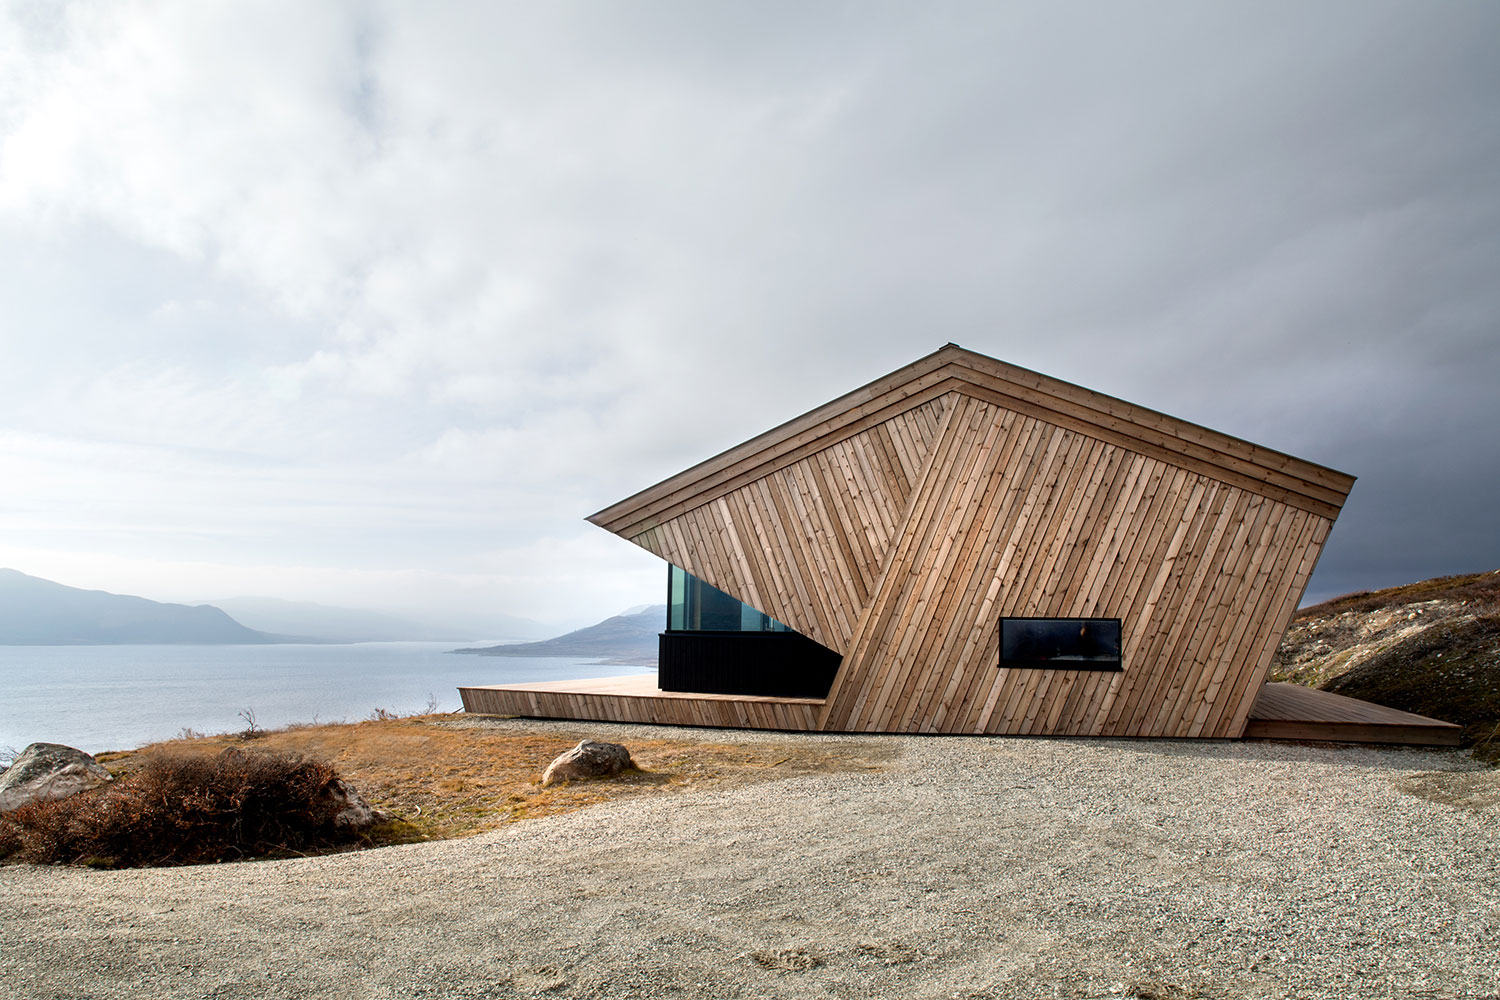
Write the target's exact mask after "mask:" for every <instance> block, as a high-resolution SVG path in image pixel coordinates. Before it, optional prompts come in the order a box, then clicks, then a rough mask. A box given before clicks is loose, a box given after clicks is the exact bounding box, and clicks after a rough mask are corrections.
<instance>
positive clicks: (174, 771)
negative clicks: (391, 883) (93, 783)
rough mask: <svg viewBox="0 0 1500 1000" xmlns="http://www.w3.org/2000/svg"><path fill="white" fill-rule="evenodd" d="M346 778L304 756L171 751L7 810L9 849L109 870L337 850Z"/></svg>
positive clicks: (1, 823) (0, 828)
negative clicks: (85, 787)
mask: <svg viewBox="0 0 1500 1000" xmlns="http://www.w3.org/2000/svg"><path fill="white" fill-rule="evenodd" d="M337 777H338V775H337V774H336V773H335V771H334V769H333V768H332V767H330V766H329V765H327V764H324V763H321V762H318V761H314V760H308V759H306V758H304V757H302V756H301V755H299V754H295V753H284V752H283V753H268V752H265V751H262V750H243V749H240V748H238V747H230V748H227V749H224V750H221V751H220V752H219V753H217V754H213V755H209V754H205V753H186V752H182V751H181V750H172V751H164V752H158V753H154V754H151V755H149V756H147V757H146V758H145V759H144V760H143V761H142V763H141V765H140V766H139V767H138V768H136V769H135V770H133V771H132V772H131V773H129V774H126V775H125V776H123V777H121V778H120V779H119V780H117V781H115V782H113V783H112V784H109V785H106V786H103V787H101V788H99V789H96V790H94V791H92V792H85V793H83V794H79V795H74V796H72V797H71V798H66V799H62V800H59V801H50V802H34V803H31V804H30V805H26V806H22V807H21V808H19V809H16V810H15V811H13V812H10V813H7V814H5V815H3V816H0V855H3V856H8V857H9V858H11V859H12V860H17V861H31V862H35V863H39V864H44V863H57V862H62V863H83V864H90V865H97V866H104V867H115V866H120V867H133V866H137V865H182V864H201V863H203V862H210V861H227V860H232V859H236V858H243V857H250V856H261V855H285V854H294V853H304V852H308V851H315V850H328V849H332V848H336V847H339V846H341V845H343V844H346V843H348V842H350V841H351V840H354V839H357V838H356V837H355V836H354V835H351V834H347V833H344V832H341V831H340V830H339V829H337V828H336V827H335V825H334V815H335V813H336V812H337V811H338V809H339V807H340V803H338V802H337V801H335V800H334V798H333V797H332V796H330V795H329V787H330V785H331V784H332V783H333V782H334V780H335V779H336V778H337Z"/></svg>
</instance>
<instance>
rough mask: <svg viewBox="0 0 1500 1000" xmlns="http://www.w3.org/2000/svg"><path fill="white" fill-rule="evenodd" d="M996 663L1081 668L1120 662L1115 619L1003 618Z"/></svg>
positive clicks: (1105, 665)
mask: <svg viewBox="0 0 1500 1000" xmlns="http://www.w3.org/2000/svg"><path fill="white" fill-rule="evenodd" d="M1000 662H1001V663H1002V664H1021V663H1024V664H1027V665H1031V666H1043V667H1059V668H1062V669H1067V668H1070V667H1071V668H1074V669H1082V668H1088V667H1109V666H1113V667H1117V666H1119V664H1120V621H1119V619H1118V618H1005V619H1002V620H1001V622H1000Z"/></svg>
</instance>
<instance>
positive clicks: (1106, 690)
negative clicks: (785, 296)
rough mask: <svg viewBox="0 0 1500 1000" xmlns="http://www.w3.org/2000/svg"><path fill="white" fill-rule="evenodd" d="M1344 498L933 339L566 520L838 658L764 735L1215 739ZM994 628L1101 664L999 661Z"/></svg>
mask: <svg viewBox="0 0 1500 1000" xmlns="http://www.w3.org/2000/svg"><path fill="white" fill-rule="evenodd" d="M1353 482H1354V480H1353V478H1352V477H1350V476H1347V475H1344V474H1343V473H1339V472H1335V471H1333V470H1330V469H1326V468H1323V467H1321V466H1317V465H1313V464H1311V463H1308V462H1304V461H1301V460H1299V459H1296V458H1292V457H1291V456H1288V455H1283V454H1281V453H1279V452H1274V451H1270V450H1268V449H1264V448H1260V447H1258V446H1256V445H1253V444H1250V443H1248V442H1245V441H1241V440H1238V439H1235V438H1231V437H1228V436H1226V435H1223V434H1219V433H1217V432H1215V431H1210V430H1208V429H1206V428H1202V427H1198V426H1195V425H1193V424H1189V423H1186V422H1184V421H1180V420H1177V419H1175V418H1172V417H1168V416H1165V415H1163V414H1160V413H1156V412H1154V411H1151V410H1147V409H1144V408H1142V407H1138V406H1134V405H1132V404H1129V403H1124V402H1122V401H1120V400H1116V399H1113V398H1111V397H1108V396H1103V395H1100V394H1098V393H1094V392H1090V391H1089V390H1086V389H1081V388H1079V387H1077V386H1073V385H1069V384H1067V383H1064V382H1059V381H1057V380H1055V379H1051V378H1048V377H1046V376H1043V375H1039V374H1037V373H1035V372H1030V371H1026V370H1025V369H1020V368H1016V367H1014V366H1011V365H1007V364H1004V363H1003V362H1000V361H996V360H994V359H992V358H987V357H984V356H983V355H979V354H975V353H973V352H971V351H965V350H963V349H962V348H959V347H957V346H955V345H948V346H945V347H944V348H942V349H941V350H939V351H937V352H936V353H934V354H932V355H929V356H928V357H926V358H923V359H921V360H920V361H918V362H916V363H915V364H913V365H909V366H907V367H906V368H903V369H901V370H900V371H897V372H895V373H893V374H891V375H889V376H887V377H885V378H883V379H880V380H878V381H876V382H873V383H871V384H870V385H867V386H865V387H863V388H862V389H859V390H856V391H855V392H853V393H850V394H849V395H847V396H844V397H842V398H841V399H838V400H835V401H833V402H832V403H829V404H827V405H825V406H823V407H820V408H819V409H817V410H814V411H812V412H811V413H809V414H807V415H805V416H803V417H800V418H798V419H796V420H794V421H791V422H790V423H787V424H784V425H782V426H781V427H778V428H776V429H775V430H772V431H770V432H767V433H766V434H763V435H761V436H760V437H758V438H755V439H753V440H751V441H749V442H746V443H745V444H744V445H741V446H740V447H738V448H735V449H732V450H730V451H728V452H725V453H724V454H723V455H720V456H718V457H716V458H713V459H710V460H709V461H707V462H704V463H702V464H701V465H698V466H695V467H694V468H692V469H689V470H687V471H686V472H683V473H681V474H679V475H677V476H674V477H673V478H671V479H669V480H667V481H666V482H664V483H661V484H659V485H657V486H655V487H652V488H651V489H649V490H646V491H644V492H642V493H639V494H637V495H636V496H634V497H631V498H630V499H628V500H625V501H622V502H621V503H618V504H616V505H614V506H612V507H610V508H607V509H606V510H603V511H601V512H599V513H598V514H596V515H594V516H593V517H591V518H590V520H591V521H593V522H594V523H595V524H598V525H600V526H601V527H604V528H606V529H608V530H610V531H613V532H615V533H616V534H619V535H621V536H622V537H625V538H627V539H629V540H630V541H632V542H634V543H636V544H637V545H640V546H642V547H643V548H646V549H648V550H650V551H651V552H654V553H656V554H657V555H659V556H661V557H662V558H664V559H666V560H668V561H669V562H671V563H673V564H675V565H677V566H680V567H682V568H683V569H685V570H687V571H688V572H689V573H692V574H693V575H695V576H697V577H699V578H701V579H703V580H705V581H707V582H708V583H710V584H712V585H713V586H715V587H717V588H719V589H720V590H723V591H725V592H726V593H728V594H730V595H732V596H734V597H736V598H738V599H739V600H741V601H744V602H745V603H747V604H749V605H751V606H752V607H755V608H757V609H759V610H761V611H764V612H765V613H767V614H769V615H771V616H772V617H774V618H776V619H778V620H780V621H782V622H784V623H786V624H787V625H789V626H791V627H792V628H794V629H796V630H797V631H799V632H802V633H803V634H805V635H807V636H810V637H811V638H813V639H815V640H817V641H818V642H820V643H822V644H823V645H825V646H827V647H829V648H830V649H833V650H835V651H837V652H838V653H839V654H841V655H842V656H843V661H842V663H841V665H840V667H839V670H838V674H837V676H836V678H835V680H834V683H833V687H832V690H831V691H830V692H829V695H828V698H827V699H826V701H824V702H823V703H822V704H819V705H817V706H814V707H808V706H801V707H799V709H798V710H797V711H798V712H800V713H802V715H806V714H807V713H809V712H813V713H814V714H815V715H816V718H815V719H813V720H812V722H811V725H810V726H808V727H804V726H803V725H801V720H802V715H797V713H793V714H794V715H797V718H796V719H792V720H783V721H793V722H795V723H796V724H793V725H776V726H774V727H771V728H818V729H823V730H833V731H865V732H932V733H997V734H1001V733H1003V734H1033V735H1040V734H1051V735H1093V736H1175V737H1183V736H1199V737H1238V736H1240V735H1242V734H1243V733H1244V731H1245V727H1246V722H1247V719H1248V717H1249V713H1250V709H1251V706H1252V705H1253V704H1254V702H1255V698H1256V695H1257V694H1258V693H1259V691H1260V688H1261V685H1262V683H1263V682H1264V680H1265V677H1266V673H1267V670H1268V669H1269V666H1270V660H1271V656H1272V654H1273V652H1274V651H1275V648H1276V644H1277V643H1278V642H1279V640H1280V638H1281V635H1282V633H1283V632H1284V631H1285V628H1286V625H1287V622H1288V621H1289V619H1290V617H1291V614H1292V612H1293V611H1294V609H1295V608H1296V605H1297V602H1298V600H1299V599H1300V598H1301V595H1302V592H1303V590H1304V588H1305V586H1306V584H1307V580H1308V577H1309V576H1310V575H1311V573H1312V570H1313V566H1314V564H1315V563H1316V562H1317V559H1318V555H1319V553H1320V552H1321V550H1322V546H1323V543H1324V541H1325V539H1326V538H1327V537H1328V532H1329V529H1330V528H1331V527H1332V525H1333V520H1334V518H1335V517H1336V516H1337V514H1338V511H1339V509H1340V507H1341V506H1342V504H1343V502H1344V498H1345V497H1346V496H1347V494H1348V492H1349V489H1350V487H1351V486H1352V485H1353ZM1016 617H1044V618H1106V619H1118V620H1119V621H1120V623H1121V649H1120V660H1121V669H1120V670H1119V671H1097V670H1067V669H1054V668H1003V667H1001V666H1000V652H999V638H998V637H999V627H1000V621H1001V619H1002V618H1016ZM705 711H707V709H705ZM712 724H730V725H736V724H738V725H750V726H758V725H759V723H757V722H753V721H752V722H742V723H723V722H715V723H712Z"/></svg>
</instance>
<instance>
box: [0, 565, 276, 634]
mask: <svg viewBox="0 0 1500 1000" xmlns="http://www.w3.org/2000/svg"><path fill="white" fill-rule="evenodd" d="M279 641H283V640H282V639H281V637H280V636H274V635H268V634H266V633H264V632H257V631H256V630H254V629H249V628H246V627H245V626H243V625H241V624H240V623H239V622H237V621H235V620H234V619H233V618H231V617H229V615H228V614H226V613H225V612H224V611H223V610H221V609H219V608H216V607H213V606H211V605H198V606H189V605H186V604H164V603H162V602H160V601H152V600H148V599H146V598H144V597H132V596H130V595H127V594H111V593H109V592H107V591H103V590H83V589H80V588H78V587H69V586H68V585H66V584H62V583H57V582H55V581H53V580H44V579H42V578H41V577H39V576H31V575H29V574H26V573H22V572H21V571H20V570H15V569H0V644H3V645H12V646H16V645H45V646H53V645H95V644H100V645H103V644H124V643H150V644H157V643H161V644H170V643H204V644H217V643H225V644H229V643H233V644H253V643H268V642H279Z"/></svg>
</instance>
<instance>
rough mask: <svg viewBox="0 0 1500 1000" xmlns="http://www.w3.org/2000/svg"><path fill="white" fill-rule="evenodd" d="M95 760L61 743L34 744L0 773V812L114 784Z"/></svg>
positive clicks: (107, 773)
mask: <svg viewBox="0 0 1500 1000" xmlns="http://www.w3.org/2000/svg"><path fill="white" fill-rule="evenodd" d="M113 780H114V779H113V778H111V777H110V774H109V772H108V771H106V770H105V769H104V768H103V767H102V766H101V765H100V764H99V762H98V761H96V760H95V759H94V758H92V757H90V756H89V755H88V754H86V753H84V752H83V751H82V750H75V749H73V748H72V747H65V746H63V745H62V744H61V743H33V744H31V746H29V747H27V748H26V749H25V750H22V751H21V756H19V757H17V758H16V759H15V762H14V763H12V764H11V765H10V767H9V768H7V769H6V770H5V772H4V773H0V813H3V812H10V811H11V810H12V809H19V808H21V807H22V806H24V805H29V804H30V803H32V802H46V801H49V800H52V799H65V798H67V797H68V796H70V795H77V794H78V793H79V792H86V791H88V790H89V789H90V788H98V787H99V786H100V785H102V784H104V783H105V782H107V781H113Z"/></svg>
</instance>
